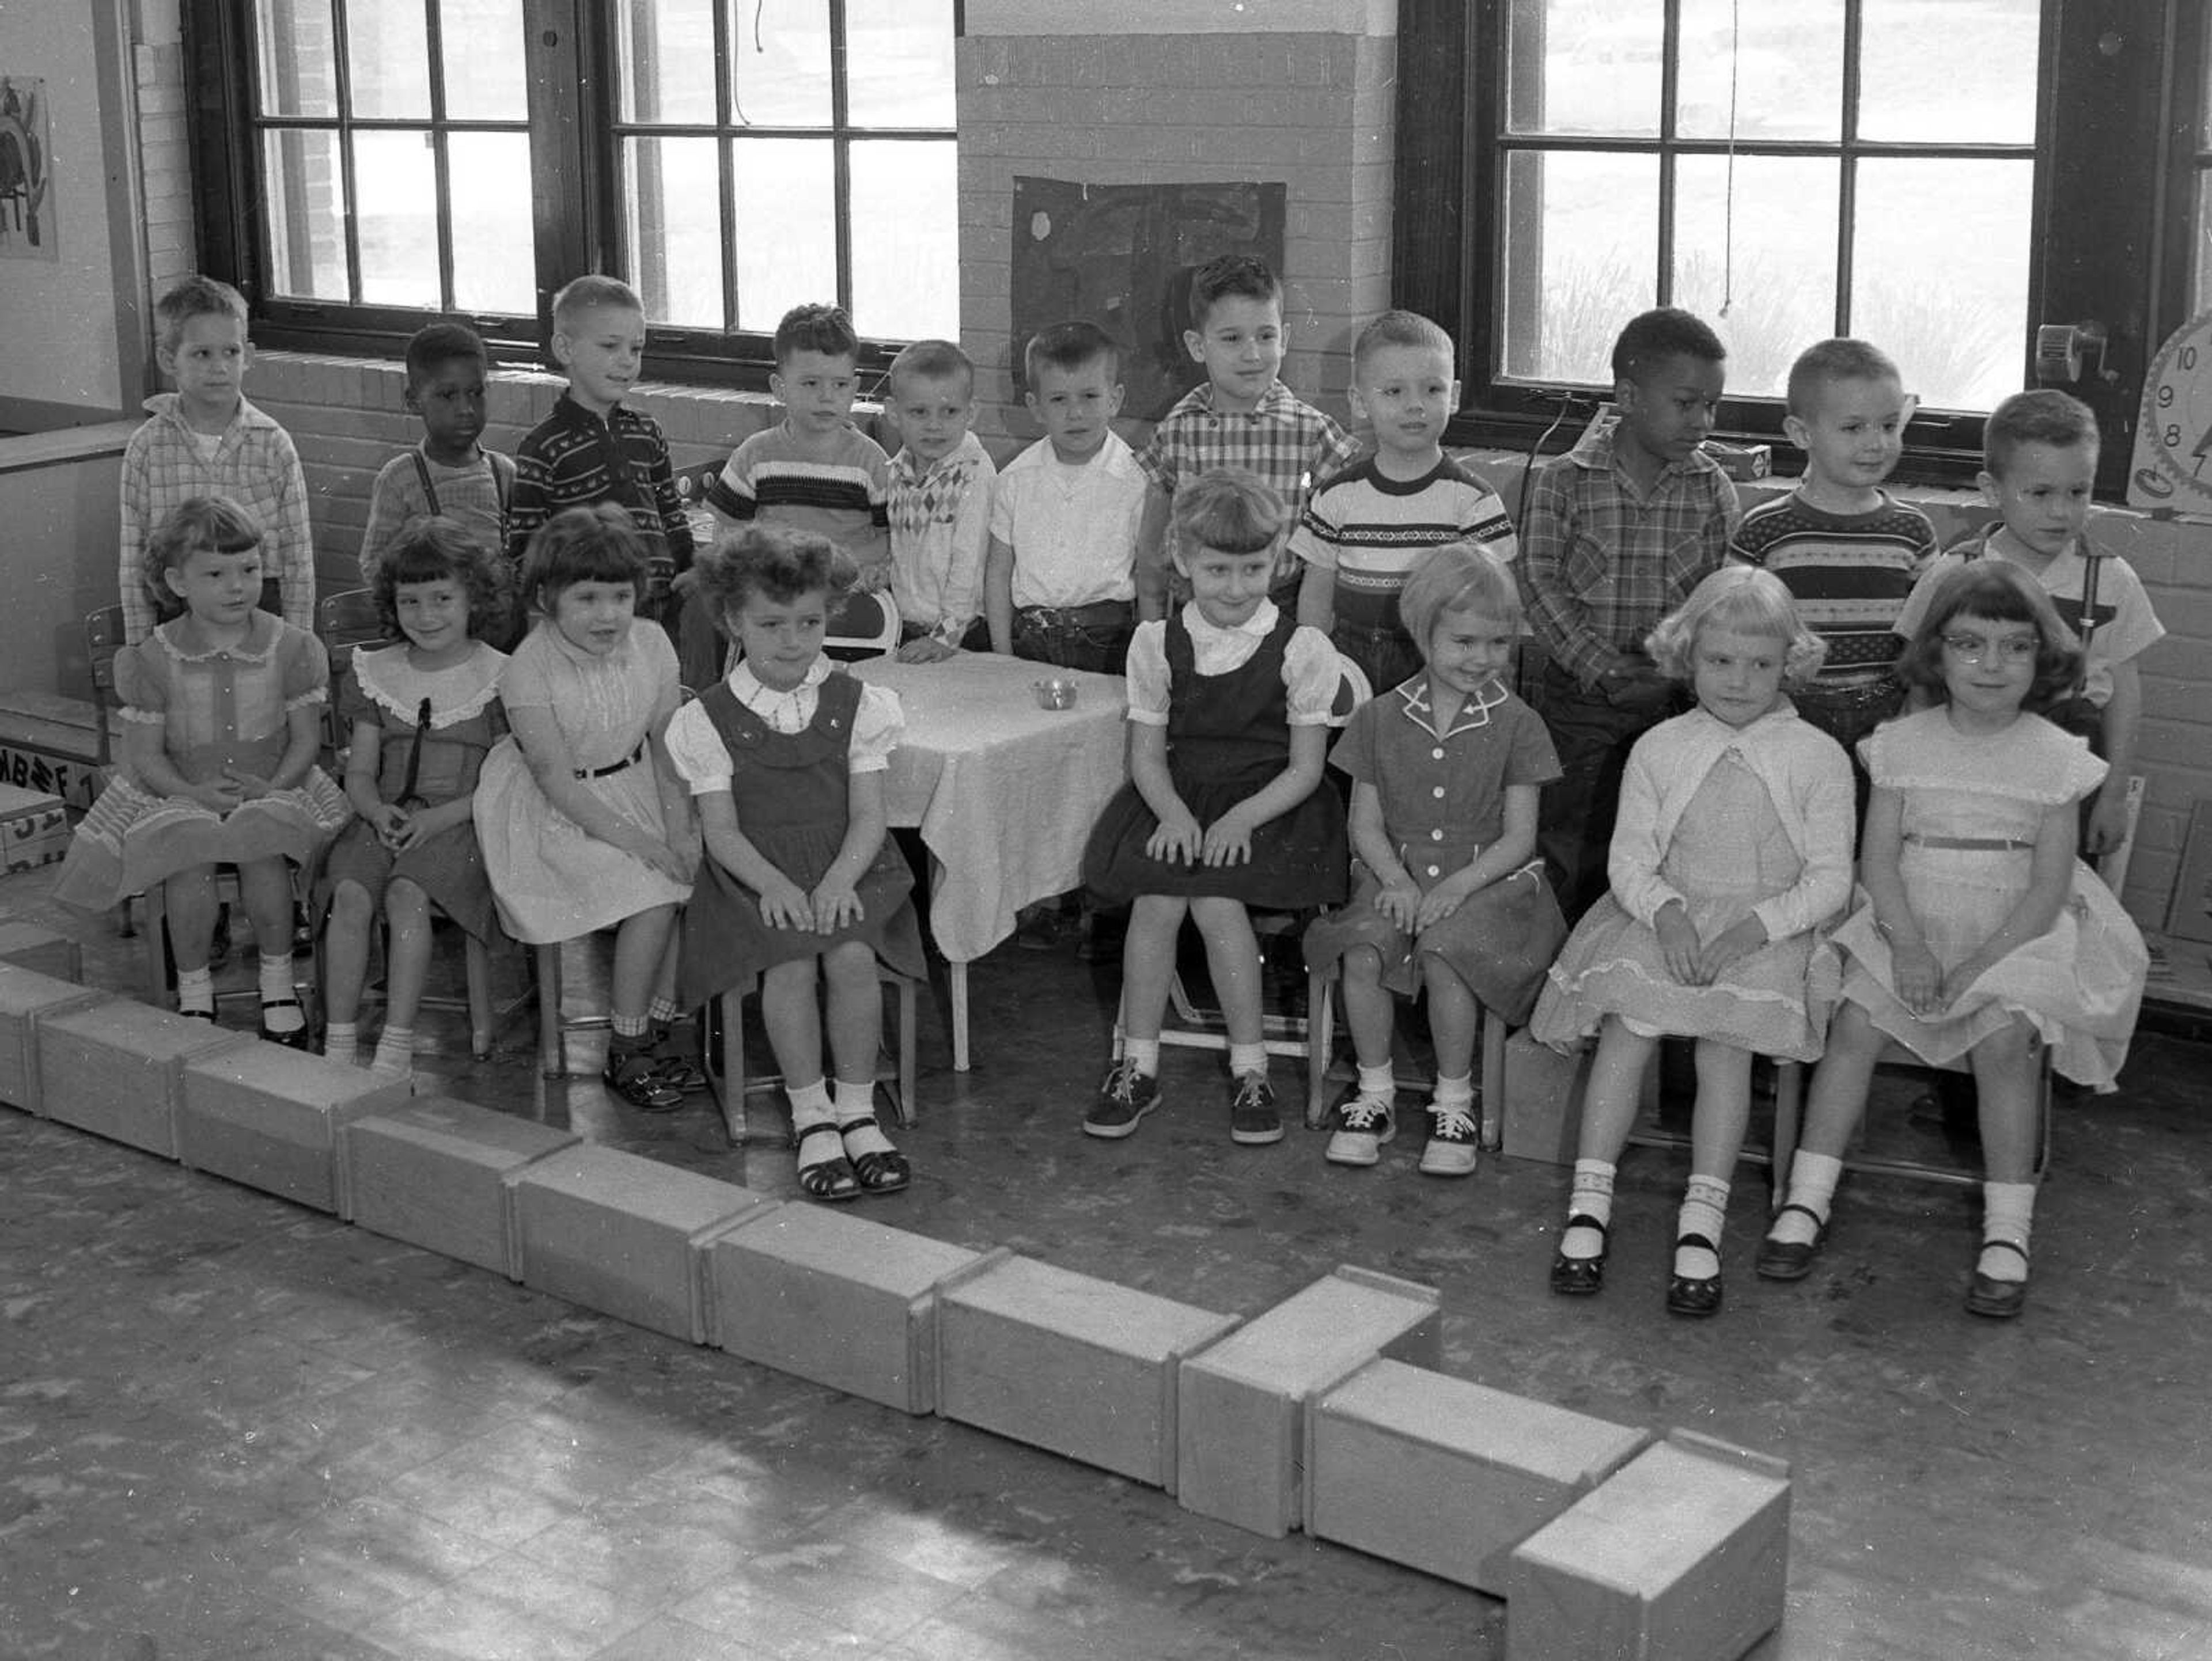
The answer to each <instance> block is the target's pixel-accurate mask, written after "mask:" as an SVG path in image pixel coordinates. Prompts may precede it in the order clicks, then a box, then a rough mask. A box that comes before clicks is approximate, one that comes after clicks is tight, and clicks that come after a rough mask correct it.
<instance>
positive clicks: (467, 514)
mask: <svg viewBox="0 0 2212 1661" xmlns="http://www.w3.org/2000/svg"><path fill="white" fill-rule="evenodd" d="M425 470H428V474H429V477H430V488H431V489H432V490H434V491H435V492H436V500H437V505H436V506H435V507H434V506H431V498H430V497H429V496H428V495H427V494H424V492H423V489H422V476H423V473H424V471H425ZM514 473H515V467H514V458H513V457H512V456H502V455H501V454H499V453H498V452H496V451H492V450H486V449H484V448H483V446H481V445H480V446H477V453H476V454H475V455H474V456H473V457H471V458H470V459H469V461H468V463H467V464H466V465H465V466H461V467H448V466H447V465H446V464H444V463H443V462H435V461H432V460H431V459H430V458H429V457H428V456H427V455H425V454H424V453H423V452H422V446H420V445H416V446H415V447H414V448H413V449H411V450H403V451H401V452H399V453H398V455H396V456H394V457H393V458H392V459H391V460H390V461H388V462H386V463H385V464H384V466H383V467H382V468H381V469H380V470H379V471H378V473H377V476H376V482H375V483H374V484H372V485H371V486H369V488H368V529H366V530H363V531H362V533H361V579H362V582H364V583H368V584H374V582H375V581H376V562H377V561H379V560H380V559H381V558H382V557H383V555H384V550H385V549H386V548H387V547H389V546H390V545H391V543H392V538H393V537H395V536H398V534H399V528H400V527H401V526H402V525H404V524H406V523H407V521H408V520H410V519H411V518H415V517H416V515H417V514H419V513H439V514H442V515H444V516H445V517H446V518H449V519H451V520H453V523H454V524H458V525H459V526H460V527H461V529H462V530H465V531H467V532H468V533H469V540H470V541H471V542H473V543H476V545H477V547H479V548H481V549H483V550H484V551H485V552H486V553H487V554H491V555H502V556H503V555H505V553H506V551H507V504H508V503H509V502H510V501H512V500H513V498H514Z"/></svg>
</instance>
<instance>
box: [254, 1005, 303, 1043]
mask: <svg viewBox="0 0 2212 1661" xmlns="http://www.w3.org/2000/svg"><path fill="white" fill-rule="evenodd" d="M271 1009H300V1000H299V999H298V998H296V997H271V998H265V999H264V1000H263V1002H262V1004H261V1036H262V1039H263V1040H264V1042H266V1043H270V1044H281V1045H283V1046H284V1047H285V1048H286V1049H288V1050H312V1049H313V1048H314V1047H315V1035H314V1033H313V1031H312V1030H311V1029H310V1028H308V1025H307V1011H306V1010H304V1009H301V1010H300V1024H299V1025H298V1026H297V1027H295V1028H293V1029H292V1030H291V1031H290V1032H289V1033H273V1032H271V1031H270V1030H269V1012H270V1010H271Z"/></svg>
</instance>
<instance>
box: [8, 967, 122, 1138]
mask: <svg viewBox="0 0 2212 1661" xmlns="http://www.w3.org/2000/svg"><path fill="white" fill-rule="evenodd" d="M108 1001H109V998H108V995H107V994H106V992H96V991H92V990H90V989H89V988H88V987H84V986H80V985H77V984H76V982H75V981H72V980H58V979H55V978H54V977H53V976H52V975H47V974H40V973H38V972H37V971H36V970H35V969H25V968H20V967H17V966H15V964H12V963H5V962H0V1101H4V1102H6V1103H7V1104H8V1105H9V1106H10V1107H21V1109H22V1110H23V1111H24V1112H27V1113H36V1112H40V1111H41V1109H40V1106H39V1037H38V1023H39V1021H40V1019H41V1018H42V1017H45V1016H47V1015H59V1014H62V1013H63V1012H64V1011H65V1010H69V1009H78V1008H81V1007H82V1006H83V1005H86V1004H91V1003H107V1002H108Z"/></svg>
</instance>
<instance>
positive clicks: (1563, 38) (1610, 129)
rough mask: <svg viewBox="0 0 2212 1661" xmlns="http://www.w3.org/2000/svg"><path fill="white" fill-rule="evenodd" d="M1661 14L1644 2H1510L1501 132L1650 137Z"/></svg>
mask: <svg viewBox="0 0 2212 1661" xmlns="http://www.w3.org/2000/svg"><path fill="white" fill-rule="evenodd" d="M1662 15H1663V8H1662V7H1659V6H1656V5H1654V4H1652V3H1651V0H1512V10H1511V12H1510V15H1508V18H1507V21H1506V49H1505V56H1506V81H1507V85H1506V94H1505V127H1506V130H1507V131H1508V132H1514V133H1617V134H1627V135H1634V136H1640V137H1648V136H1655V135H1656V134H1657V132H1658V130H1659V58H1660V45H1661V36H1660V25H1661V21H1662Z"/></svg>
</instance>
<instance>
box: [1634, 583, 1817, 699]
mask: <svg viewBox="0 0 2212 1661" xmlns="http://www.w3.org/2000/svg"><path fill="white" fill-rule="evenodd" d="M1707 628H1733V629H1737V630H1740V631H1741V632H1742V633H1746V634H1758V635H1763V636H1766V637H1769V638H1771V639H1773V640H1780V641H1782V642H1783V643H1784V658H1783V664H1782V684H1783V685H1784V686H1802V685H1803V684H1804V683H1805V682H1807V681H1808V680H1810V679H1812V677H1813V676H1814V673H1815V672H1816V671H1817V670H1819V669H1820V664H1821V663H1822V661H1823V660H1825V659H1826V657H1827V655H1828V643H1827V642H1826V640H1822V639H1821V638H1820V636H1819V635H1817V634H1815V633H1813V631H1812V630H1811V629H1809V628H1808V627H1805V624H1804V621H1803V620H1802V619H1801V618H1800V617H1799V616H1798V615H1797V602H1796V600H1795V599H1793V598H1792V597H1790V590H1789V587H1788V585H1785V584H1784V582H1783V580H1782V579H1781V578H1779V577H1778V576H1776V575H1775V574H1774V573H1772V572H1771V571H1762V570H1760V569H1759V567H1757V566H1752V565H1727V566H1723V567H1721V568H1720V569H1719V570H1718V571H1716V572H1714V573H1712V574H1711V576H1709V577H1707V578H1706V579H1705V581H1703V582H1701V583H1699V585H1697V586H1696V587H1695V588H1693V589H1692V590H1691V591H1690V597H1689V598H1688V599H1686V600H1685V601H1683V602H1682V603H1681V604H1680V605H1679V606H1677V607H1675V608H1674V610H1672V611H1670V612H1668V614H1667V615H1666V616H1664V617H1663V618H1662V619H1661V620H1660V622H1659V627H1656V628H1655V629H1653V630H1652V631H1651V633H1650V635H1649V636H1648V637H1647V638H1646V639H1645V640H1644V646H1645V648H1646V650H1648V651H1649V652H1650V653H1651V661H1652V662H1653V663H1654V664H1657V665H1658V667H1659V671H1660V673H1662V675H1668V676H1673V677H1674V679H1675V680H1677V681H1688V680H1690V679H1691V678H1692V676H1694V675H1695V673H1696V664H1695V663H1694V662H1693V661H1692V660H1693V658H1694V657H1695V655H1696V652H1697V646H1698V636H1699V633H1702V632H1703V631H1704V630H1705V629H1707Z"/></svg>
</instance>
